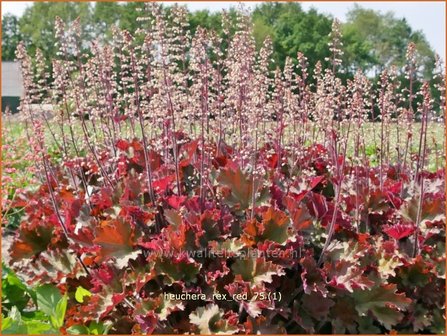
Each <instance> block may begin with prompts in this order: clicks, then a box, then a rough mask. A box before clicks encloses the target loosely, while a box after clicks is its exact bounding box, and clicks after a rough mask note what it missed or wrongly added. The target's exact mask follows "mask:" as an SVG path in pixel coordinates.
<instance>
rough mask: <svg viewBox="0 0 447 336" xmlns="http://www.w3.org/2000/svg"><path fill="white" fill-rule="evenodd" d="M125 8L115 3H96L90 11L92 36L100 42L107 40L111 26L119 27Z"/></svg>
mask: <svg viewBox="0 0 447 336" xmlns="http://www.w3.org/2000/svg"><path fill="white" fill-rule="evenodd" d="M125 9H126V10H128V8H127V7H125V6H122V5H120V4H119V3H117V2H97V3H96V4H95V6H94V7H93V9H92V24H93V35H94V36H95V37H96V38H99V39H100V40H109V39H110V38H111V36H112V33H111V28H112V26H119V23H120V20H121V17H122V16H123V12H124V10H125Z"/></svg>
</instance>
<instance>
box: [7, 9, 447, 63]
mask: <svg viewBox="0 0 447 336" xmlns="http://www.w3.org/2000/svg"><path fill="white" fill-rule="evenodd" d="M178 3H180V4H186V6H187V7H188V9H190V10H199V9H208V10H210V11H218V10H221V9H223V8H226V9H228V8H230V7H231V6H236V5H237V4H238V2H231V1H213V2H211V1H207V2H186V1H184V2H178ZM259 3H260V2H246V6H247V7H254V6H256V4H259ZM354 3H355V2H353V1H352V2H351V1H340V2H327V1H318V2H316V1H308V2H301V4H302V6H303V8H304V9H306V10H308V9H309V8H311V7H315V8H316V9H317V10H318V11H319V12H322V13H325V14H330V15H332V16H333V17H336V18H338V19H339V20H341V21H344V20H345V19H346V14H347V13H348V12H349V10H350V9H351V8H352V7H353V6H354ZM357 3H358V4H359V5H361V6H362V7H364V8H369V9H374V10H379V11H382V12H387V11H393V12H394V13H395V16H396V17H398V18H402V17H404V18H405V19H406V20H407V22H408V23H409V24H410V26H411V27H412V28H413V29H414V30H421V31H422V32H423V33H424V34H425V36H426V38H427V40H428V42H429V43H430V45H431V46H432V47H433V49H434V50H435V51H436V52H437V53H438V54H439V55H440V56H441V57H442V58H443V59H444V60H445V59H446V58H445V40H446V27H445V2H443V1H442V2H441V1H437V2H435V1H417V2H414V1H412V2H406V1H404V2H402V1H383V2H372V1H358V2H357ZM31 4H32V2H27V1H25V2H16V1H14V2H13V1H2V16H3V15H4V14H6V13H11V14H15V15H17V16H20V15H22V14H23V12H24V10H25V9H26V7H28V6H30V5H31Z"/></svg>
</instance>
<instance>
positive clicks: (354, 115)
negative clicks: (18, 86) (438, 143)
mask: <svg viewBox="0 0 447 336" xmlns="http://www.w3.org/2000/svg"><path fill="white" fill-rule="evenodd" d="M186 14H187V13H186V10H185V9H184V8H182V7H177V6H174V7H172V8H170V9H169V10H168V11H167V12H165V11H164V10H162V9H161V7H160V6H159V5H157V4H154V3H152V4H149V5H146V7H144V12H143V13H142V17H141V18H140V20H141V22H142V28H141V30H140V31H138V32H135V35H131V34H130V33H129V32H127V31H119V30H117V29H116V30H115V31H114V37H113V41H112V44H105V43H102V42H101V41H93V42H91V44H90V49H89V53H88V54H85V53H84V52H83V51H81V47H82V46H83V44H85V43H86V41H80V40H79V38H78V36H79V22H74V23H73V24H72V26H71V27H70V29H67V28H66V27H65V25H64V24H63V23H62V22H61V21H60V20H57V21H56V34H57V36H58V37H59V40H60V43H59V45H58V48H59V50H60V59H56V60H53V64H52V71H53V72H52V73H51V76H50V74H49V73H48V69H47V68H46V67H45V62H44V60H43V59H42V57H41V55H40V54H39V52H37V55H36V58H35V59H31V57H30V56H28V55H27V54H26V52H25V49H24V47H23V46H20V47H19V49H18V52H17V57H18V59H19V60H20V61H21V64H22V71H23V77H24V82H25V89H26V96H25V98H24V99H23V101H22V106H21V113H22V114H23V115H25V116H26V117H27V120H26V122H27V123H28V125H29V127H28V129H27V131H28V132H29V135H30V136H29V140H30V146H31V147H30V148H31V149H32V151H33V153H34V154H35V156H36V161H35V164H36V171H37V172H36V176H37V177H39V178H40V179H41V184H40V185H39V186H38V187H37V188H35V189H34V190H28V191H27V190H25V191H23V192H22V193H20V195H18V196H16V198H15V199H14V201H13V202H12V204H11V207H12V208H18V209H19V208H23V210H24V213H25V214H24V217H23V218H22V222H21V224H20V227H19V229H18V230H17V232H16V235H15V237H14V240H13V243H12V245H11V247H10V249H9V252H10V262H9V265H10V267H11V268H12V269H13V270H14V271H15V272H16V273H17V275H18V276H19V277H20V278H22V279H25V281H26V283H27V285H28V286H32V287H33V286H37V285H39V286H40V287H39V288H40V289H39V290H40V291H42V290H43V289H42V288H44V289H45V290H48V291H53V289H51V288H53V287H54V286H56V288H57V293H56V294H55V293H53V292H52V293H53V294H52V295H53V296H55V297H56V296H57V298H58V300H53V301H54V303H55V304H56V303H57V302H56V301H58V302H59V301H60V300H62V301H61V302H62V303H60V305H62V308H63V307H64V306H63V305H64V304H65V305H66V306H65V310H63V312H64V314H59V315H57V314H56V315H55V316H56V317H55V318H57V316H59V320H60V316H62V322H60V321H56V322H55V323H54V324H52V328H53V329H54V328H56V329H59V331H60V332H63V333H66V332H68V333H75V334H76V333H77V334H88V333H95V332H96V333H98V332H101V333H102V332H110V333H120V334H130V333H155V334H162V333H202V334H211V333H242V334H257V333H265V334H272V333H295V334H297V333H340V334H341V333H354V334H355V333H384V332H390V331H397V332H403V333H444V332H445V330H444V325H445V322H444V311H443V309H444V302H445V296H444V293H445V215H444V210H445V192H444V190H445V183H444V179H445V173H444V169H443V168H442V167H439V168H440V169H439V170H437V171H435V172H429V171H428V170H427V169H426V167H427V165H428V163H427V160H428V157H429V155H431V154H433V153H430V151H429V149H428V146H427V139H426V136H427V129H428V128H429V127H430V126H429V125H428V123H429V122H435V120H434V118H435V117H436V116H437V114H436V113H435V109H434V108H433V102H432V100H431V96H430V92H429V86H428V83H425V84H423V86H422V89H421V92H417V93H413V92H411V89H410V94H409V96H410V97H413V96H414V95H416V94H420V95H422V102H421V104H420V106H419V108H418V110H417V111H413V107H412V104H411V103H410V104H408V99H407V98H406V97H407V96H408V89H407V88H403V87H401V85H400V83H399V82H398V80H397V76H396V70H393V69H389V70H384V72H383V73H382V75H381V78H380V81H379V83H378V85H377V87H376V86H373V85H372V84H371V83H370V82H369V80H368V79H367V77H366V76H365V75H364V74H362V73H361V72H360V71H358V72H357V73H356V75H355V77H354V78H353V79H352V80H348V81H347V83H343V82H342V81H341V80H340V79H339V77H338V76H337V74H338V72H339V71H341V69H342V68H341V66H342V62H341V55H342V53H341V50H340V47H341V39H342V37H341V35H340V33H339V25H338V22H337V21H335V22H334V25H333V31H332V33H331V44H330V46H329V48H330V50H331V53H332V57H331V58H329V59H328V60H322V63H319V64H318V65H317V66H316V71H315V73H314V74H313V78H314V79H315V81H314V82H312V81H311V80H310V77H309V74H308V73H307V63H306V58H305V56H304V55H302V54H301V53H299V54H298V55H297V59H295V60H292V59H288V60H287V62H286V65H285V68H284V69H276V70H272V64H271V60H270V58H271V52H272V43H271V41H270V40H269V39H267V40H266V41H265V43H264V45H263V47H262V48H261V49H260V51H259V52H257V51H256V47H255V43H254V39H253V37H252V35H251V23H250V20H249V17H248V16H247V14H246V13H244V12H243V11H239V12H238V14H237V17H236V18H232V17H230V16H228V15H223V23H222V24H223V33H222V34H221V35H219V34H217V33H215V32H211V31H206V30H204V29H201V28H199V29H198V30H197V31H196V32H195V34H194V35H193V36H191V32H190V31H189V29H188V27H187V24H186V22H187V20H186ZM230 31H231V32H232V33H230ZM415 52H416V51H415V50H414V46H413V45H410V47H409V51H408V53H409V56H408V64H409V66H408V69H413V70H414V69H415V66H414V65H413V63H412V62H414V57H413V55H414V53H415ZM325 64H326V65H325ZM326 66H327V67H326ZM413 70H411V71H413ZM440 73H442V72H440ZM413 75H414V73H412V74H411V76H412V80H413V77H414V76H413ZM49 77H52V81H51V82H50V80H49ZM436 78H438V77H436ZM439 78H441V77H439ZM439 78H438V79H439ZM415 80H417V79H415ZM437 87H438V89H439V90H441V99H443V93H444V91H443V83H442V82H441V84H439V83H438V86H437ZM401 93H402V94H401ZM410 99H412V98H410ZM43 103H46V104H51V105H52V106H53V113H54V118H53V119H52V120H48V119H47V118H48V116H47V115H45V114H41V113H39V112H40V109H39V108H38V107H36V106H39V105H38V104H43ZM444 105H445V104H444V102H443V101H442V102H441V105H440V106H441V107H440V112H439V113H440V115H443V113H444V110H443V106H444ZM371 111H373V112H372V115H371ZM416 114H417V115H420V116H421V117H420V118H421V122H420V130H419V132H420V134H417V136H416V135H415V133H414V132H416V131H415V130H413V127H414V126H412V125H413V121H414V118H415V115H416ZM368 118H374V119H375V120H376V122H375V123H374V124H375V125H380V127H379V129H380V131H379V133H380V134H377V135H376V134H375V133H374V141H376V140H377V144H378V146H377V147H378V148H377V150H375V155H377V158H378V159H377V160H376V162H375V163H373V162H372V160H373V159H372V157H371V155H369V154H368V148H367V147H368V146H367V143H366V142H367V141H368V140H367V139H365V138H366V137H367V136H371V134H366V133H365V132H371V128H369V129H368V128H367V127H368V125H369V126H370V123H367V121H368ZM396 123H397V124H398V125H411V126H408V127H407V128H402V130H401V132H403V133H404V134H403V135H402V134H400V137H399V138H398V139H397V140H396V139H394V138H392V137H391V135H390V133H391V130H392V129H393V127H395V125H396ZM45 124H48V125H49V126H50V127H49V129H45V127H44V126H45ZM374 132H375V131H374ZM405 132H408V134H407V133H405ZM50 144H51V146H52V147H51V148H52V152H51V153H52V155H49V153H50V152H49V148H50ZM350 146H351V147H350ZM379 147H380V148H379ZM55 148H56V149H55ZM412 148H417V149H416V153H414V152H412ZM55 152H56V154H54V153H55ZM435 154H436V155H439V153H435ZM441 155H443V154H441ZM11 277H12V275H11ZM50 285H53V287H51V286H50ZM42 286H47V287H42ZM48 286H49V287H48ZM20 288H22V287H20ZM23 288H25V287H23ZM23 288H22V289H21V290H23V291H24V290H25V289H23ZM185 293H186V294H188V295H190V296H189V297H191V295H193V294H194V295H196V296H195V297H196V298H197V299H189V300H188V299H187V300H181V299H179V298H180V297H181V296H180V294H185ZM217 293H219V294H220V295H221V296H222V297H226V299H222V297H219V296H213V295H214V294H217ZM202 294H203V295H202ZM26 298H27V299H26V300H25V301H26V302H21V303H20V305H21V307H22V308H23V307H25V306H28V308H29V309H32V308H35V305H36V304H37V306H39V304H40V307H39V308H40V309H42V310H44V309H47V310H48V307H46V306H45V303H43V304H42V302H43V301H39V300H34V299H33V298H32V295H28V296H26ZM63 298H65V299H63ZM63 300H65V301H63ZM39 302H40V303H39ZM64 302H65V303H64ZM42 305H43V306H42ZM13 307H16V306H15V305H13V304H10V305H3V310H4V314H6V315H8V316H9V317H10V318H11V319H10V320H8V323H12V322H11V321H12V320H14V319H13V317H14V314H17V308H13ZM62 308H60V309H62ZM44 312H46V310H44ZM53 312H54V311H52V310H51V309H50V310H48V313H47V315H48V316H51V314H52V313H53ZM17 323H18V322H17ZM6 331H7V330H6Z"/></svg>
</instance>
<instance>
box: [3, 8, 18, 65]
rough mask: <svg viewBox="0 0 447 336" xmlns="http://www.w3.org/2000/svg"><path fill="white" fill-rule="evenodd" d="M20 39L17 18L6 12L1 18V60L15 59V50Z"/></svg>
mask: <svg viewBox="0 0 447 336" xmlns="http://www.w3.org/2000/svg"><path fill="white" fill-rule="evenodd" d="M21 40H22V34H20V31H19V19H18V18H17V16H15V15H12V14H6V15H5V16H3V18H2V61H13V60H14V59H15V50H16V48H17V45H18V44H19V42H20V41H21Z"/></svg>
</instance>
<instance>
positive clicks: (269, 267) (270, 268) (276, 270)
mask: <svg viewBox="0 0 447 336" xmlns="http://www.w3.org/2000/svg"><path fill="white" fill-rule="evenodd" d="M231 269H232V271H233V273H234V274H235V275H240V277H241V278H242V280H244V281H249V282H251V283H252V284H253V285H260V284H261V283H263V282H265V283H270V282H272V281H273V279H272V276H273V275H275V274H276V275H278V276H281V275H284V274H285V272H284V270H283V269H282V268H281V267H280V266H278V265H274V264H272V262H271V261H265V259H264V258H257V259H254V258H245V259H238V260H236V262H235V263H234V264H233V265H232V266H231Z"/></svg>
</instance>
